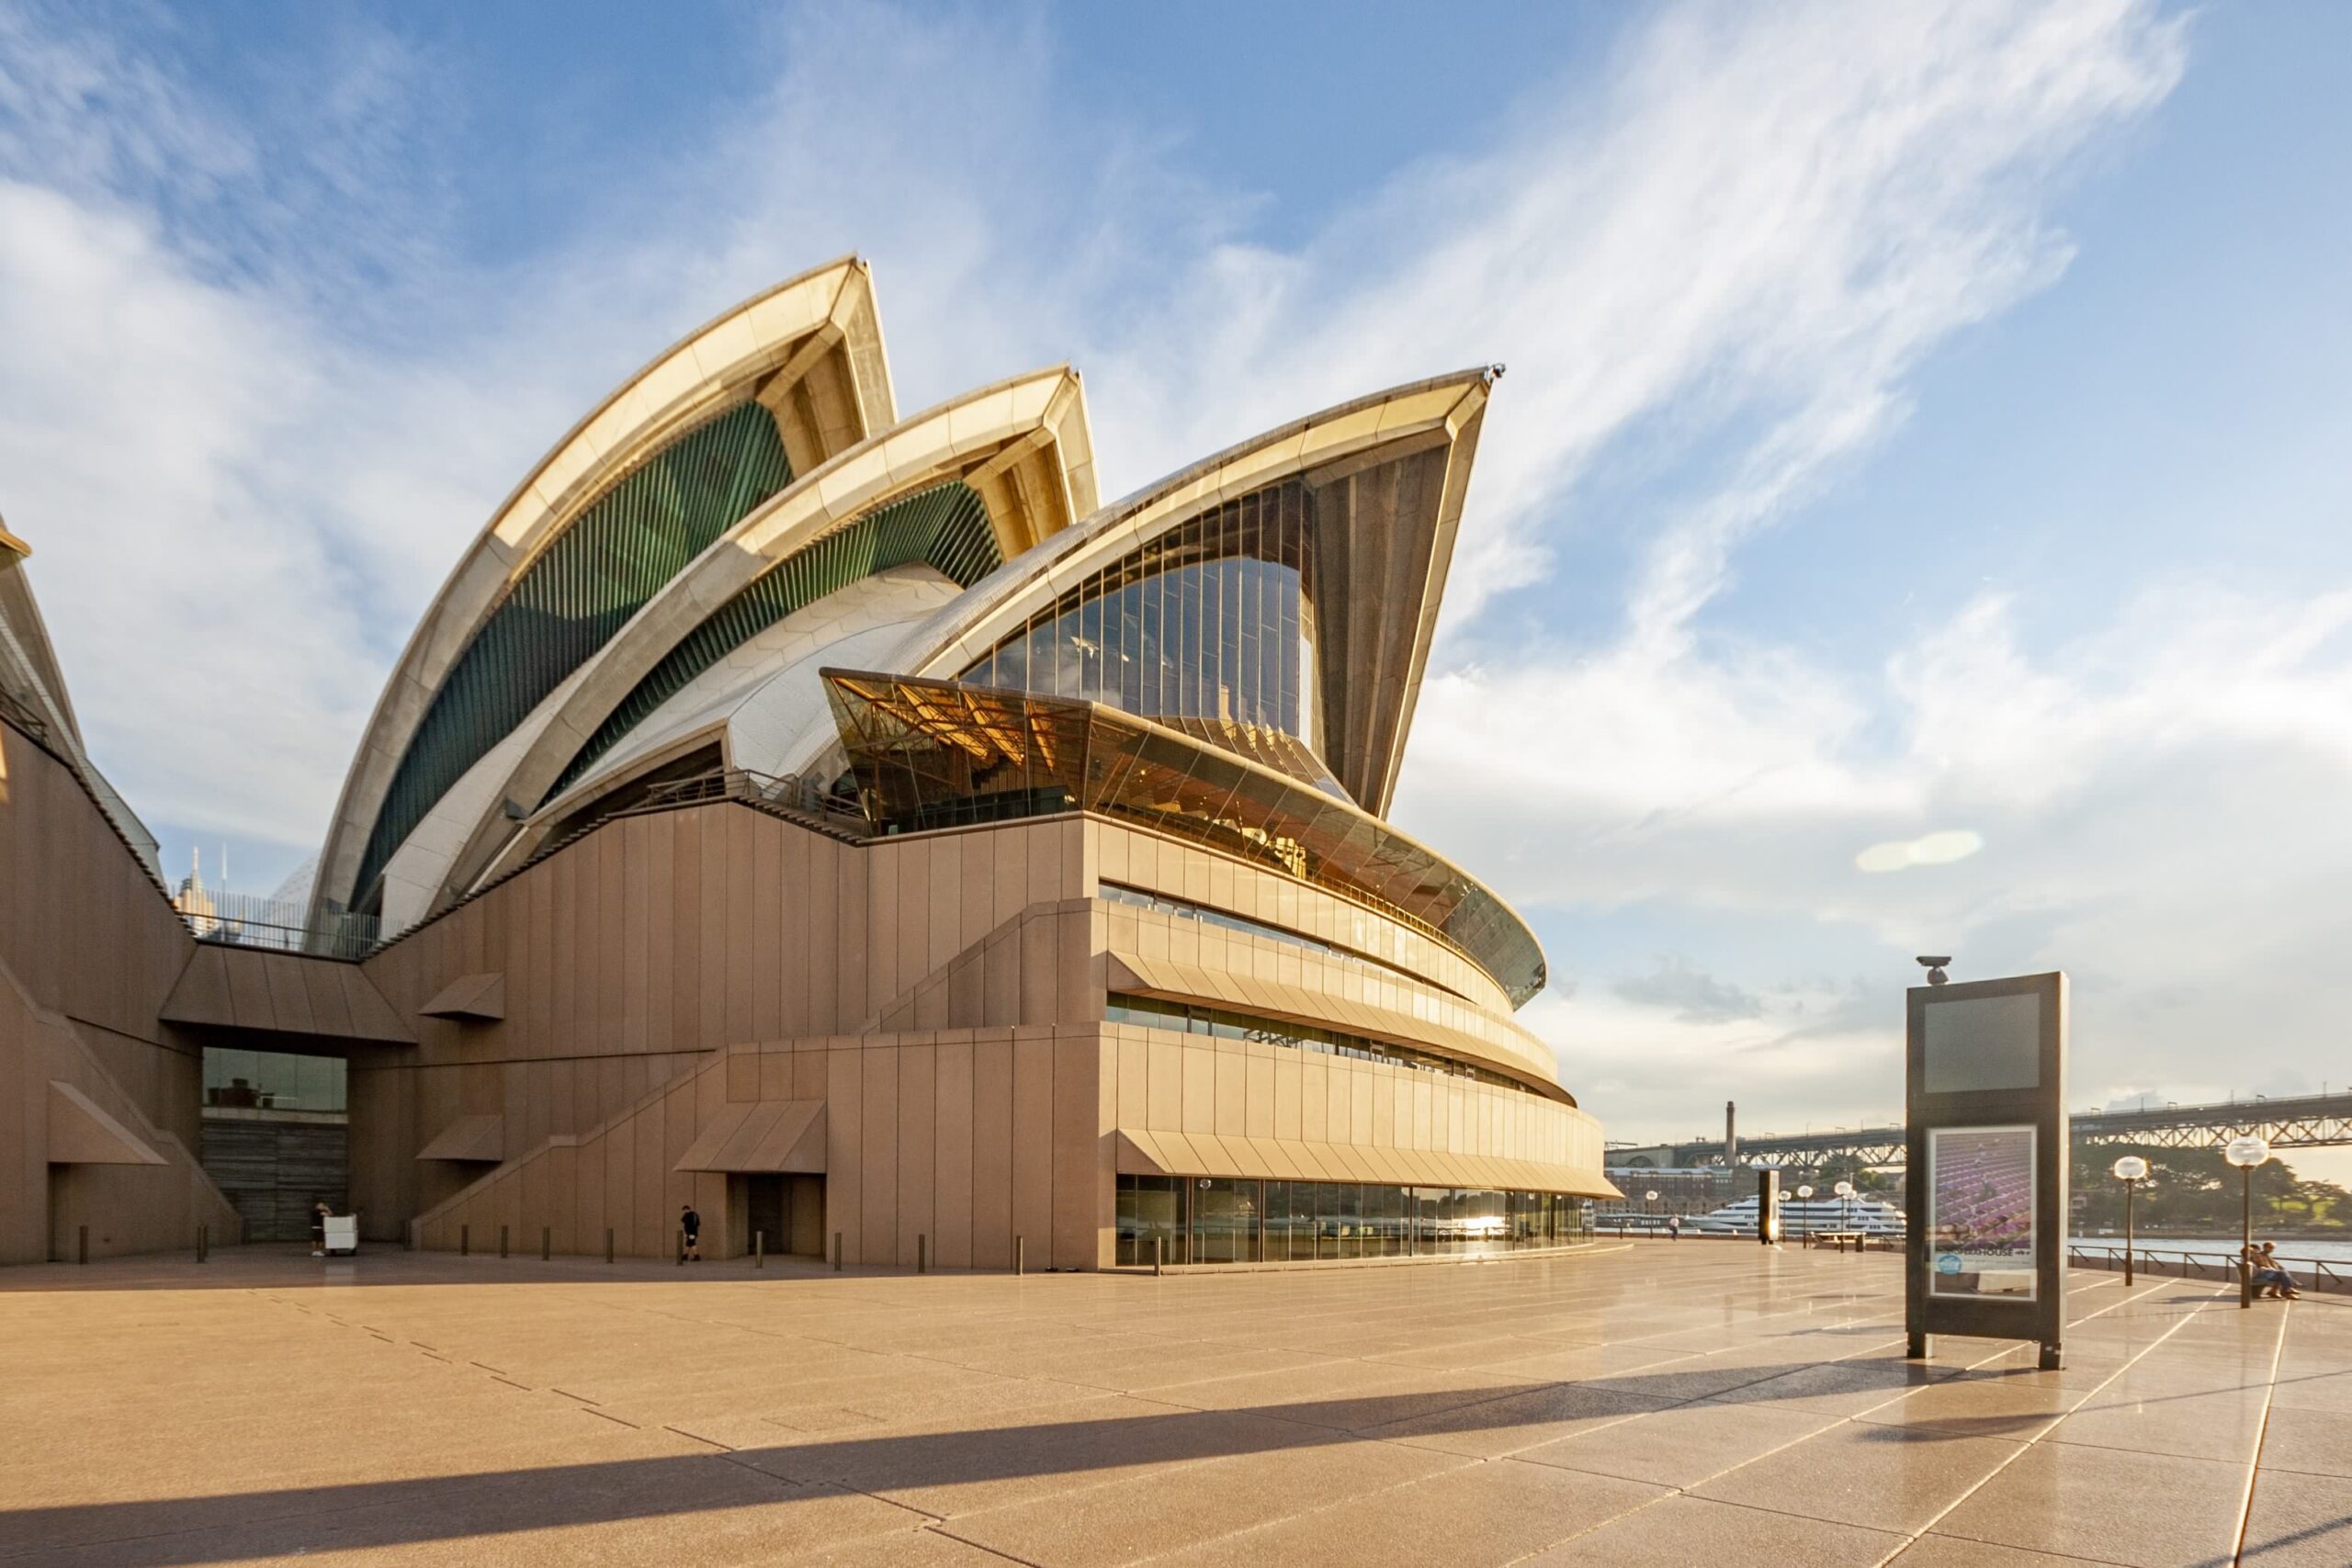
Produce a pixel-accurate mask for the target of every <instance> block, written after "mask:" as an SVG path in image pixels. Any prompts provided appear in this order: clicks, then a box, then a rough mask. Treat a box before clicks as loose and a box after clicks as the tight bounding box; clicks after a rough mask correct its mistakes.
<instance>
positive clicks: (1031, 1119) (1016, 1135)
mask: <svg viewBox="0 0 2352 1568" xmlns="http://www.w3.org/2000/svg"><path fill="white" fill-rule="evenodd" d="M1053 1127H1054V1043H1053V1041H1052V1040H1051V1039H1050V1038H1029V1037H1026V1036H1025V1035H1018V1034H1017V1035H1016V1036H1015V1037H1014V1039H1013V1043H1012V1230H1013V1234H1014V1235H1023V1236H1026V1237H1027V1238H1028V1245H1029V1247H1030V1249H1031V1251H1030V1254H1029V1256H1030V1257H1031V1258H1033V1259H1040V1260H1042V1259H1044V1258H1047V1257H1049V1256H1050V1249H1051V1247H1052V1238H1053V1228H1054V1146H1053Z"/></svg>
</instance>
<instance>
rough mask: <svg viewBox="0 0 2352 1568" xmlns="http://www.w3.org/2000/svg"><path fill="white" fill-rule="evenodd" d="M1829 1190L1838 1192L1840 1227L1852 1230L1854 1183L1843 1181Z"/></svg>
mask: <svg viewBox="0 0 2352 1568" xmlns="http://www.w3.org/2000/svg"><path fill="white" fill-rule="evenodd" d="M1830 1190H1831V1191H1832V1192H1835V1193H1837V1194H1838V1229H1839V1230H1848V1231H1849V1230H1852V1229H1853V1228H1854V1184H1853V1183H1852V1182H1850V1181H1841V1182H1839V1183H1838V1185H1837V1186H1835V1187H1833V1188H1831V1189H1830Z"/></svg>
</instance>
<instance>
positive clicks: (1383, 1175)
mask: <svg viewBox="0 0 2352 1568" xmlns="http://www.w3.org/2000/svg"><path fill="white" fill-rule="evenodd" d="M1118 1164H1119V1170H1120V1173H1121V1174H1123V1175H1127V1176H1230V1177H1263V1178H1267V1179H1272V1180H1276V1181H1375V1182H1380V1183H1383V1184H1385V1185H1387V1186H1392V1187H1472V1188H1490V1189H1496V1190H1503V1191H1515V1192H1573V1193H1575V1194H1577V1196H1579V1197H1585V1198H1615V1197H1618V1196H1621V1194H1620V1193H1619V1192H1618V1190H1617V1189H1616V1188H1614V1187H1612V1186H1611V1185H1610V1184H1609V1182H1608V1181H1607V1180H1606V1179H1604V1178H1602V1177H1601V1176H1600V1173H1598V1172H1596V1171H1589V1170H1579V1169H1577V1168H1576V1167H1574V1166H1566V1165H1548V1164H1545V1163H1544V1162H1543V1161H1541V1160H1531V1159H1504V1158H1501V1157H1499V1156H1492V1155H1465V1154H1453V1153H1449V1152H1446V1151H1443V1150H1438V1149H1390V1148H1372V1147H1368V1146H1366V1145H1361V1144H1318V1143H1308V1142H1306V1141H1304V1140H1300V1139H1295V1138H1242V1137H1219V1136H1216V1135H1213V1134H1207V1133H1161V1132H1146V1131H1143V1130H1140V1129H1137V1128H1132V1127H1122V1128H1120V1129H1119V1151H1118Z"/></svg>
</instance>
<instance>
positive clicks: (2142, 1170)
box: [2115, 1155, 2148, 1291]
mask: <svg viewBox="0 0 2352 1568" xmlns="http://www.w3.org/2000/svg"><path fill="white" fill-rule="evenodd" d="M2115 1179H2116V1180H2118V1181H2120V1182H2121V1183H2123V1288H2124V1289H2125V1290H2127V1291H2128V1290H2130V1289H2131V1190H2132V1189H2133V1188H2135V1187H2137V1186H2138V1185H2139V1184H2140V1183H2141V1182H2143V1181H2145V1180H2146V1179H2148V1162H2147V1161H2146V1160H2143V1159H2142V1158H2141V1157H2140V1156H2138V1155H2125V1156H2123V1157H2122V1158H2121V1159H2120V1160H2117V1161H2116V1162H2115Z"/></svg>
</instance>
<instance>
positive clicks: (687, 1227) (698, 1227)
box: [678, 1203, 702, 1269]
mask: <svg viewBox="0 0 2352 1568" xmlns="http://www.w3.org/2000/svg"><path fill="white" fill-rule="evenodd" d="M678 1230H679V1233H680V1235H682V1236H683V1237H684V1242H685V1245H684V1247H680V1248H679V1249H678V1266H679V1267H680V1268H682V1269H683V1268H684V1267H685V1263H686V1259H687V1258H693V1259H694V1260H695V1262H697V1263H699V1262H701V1261H702V1216H701V1215H700V1214H697V1213H695V1206H694V1205H693V1204H692V1203H688V1204H686V1205H684V1207H682V1208H681V1209H679V1211H678Z"/></svg>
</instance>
